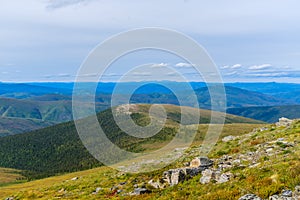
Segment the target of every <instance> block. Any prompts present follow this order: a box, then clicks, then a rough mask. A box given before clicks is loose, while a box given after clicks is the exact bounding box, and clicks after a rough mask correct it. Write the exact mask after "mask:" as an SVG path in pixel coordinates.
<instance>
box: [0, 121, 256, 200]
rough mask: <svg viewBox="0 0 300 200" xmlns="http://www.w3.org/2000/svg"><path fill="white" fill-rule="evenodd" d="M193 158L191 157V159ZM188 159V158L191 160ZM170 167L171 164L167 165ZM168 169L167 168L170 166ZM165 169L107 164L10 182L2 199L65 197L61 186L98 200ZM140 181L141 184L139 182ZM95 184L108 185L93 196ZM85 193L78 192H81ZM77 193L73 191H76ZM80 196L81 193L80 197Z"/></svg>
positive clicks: (226, 131)
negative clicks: (142, 170) (124, 169)
mask: <svg viewBox="0 0 300 200" xmlns="http://www.w3.org/2000/svg"><path fill="white" fill-rule="evenodd" d="M261 126H262V124H225V125H224V128H223V132H222V134H221V136H220V139H221V138H223V137H224V136H227V135H241V134H244V133H246V132H250V131H251V130H253V129H254V128H257V127H261ZM207 128H208V125H205V124H201V125H199V131H198V133H197V135H196V137H195V142H194V143H193V144H192V146H195V147H196V146H198V145H199V144H200V143H201V141H202V139H203V134H205V132H206V131H207ZM164 145H165V143H152V144H150V143H148V144H143V147H144V148H146V149H157V148H160V147H162V146H164ZM178 147H181V146H174V147H173V148H178ZM188 159H190V158H188ZM188 159H187V160H188ZM180 165H182V163H181V162H180V161H179V162H177V163H174V164H173V166H180ZM167 168H168V167H167ZM167 168H165V169H167ZM161 173H162V170H160V171H156V172H154V173H146V174H143V175H141V174H140V175H138V174H133V175H132V174H131V175H129V174H126V175H123V176H117V174H119V173H118V172H117V171H115V170H112V169H110V168H107V167H100V168H95V169H91V170H86V171H81V172H76V173H70V174H65V175H61V176H54V177H50V178H46V179H42V180H36V181H31V182H27V183H22V184H15V185H9V186H5V187H1V188H0V191H1V192H0V198H6V197H8V196H12V195H15V194H18V195H17V197H19V198H20V199H26V198H28V199H32V198H37V199H40V198H44V199H51V198H55V197H61V196H64V192H58V191H60V190H61V189H62V188H65V189H66V188H68V187H69V188H70V190H73V189H75V190H76V192H75V193H76V194H74V199H76V198H86V199H93V198H95V199H97V197H98V198H99V195H100V196H101V195H102V196H103V195H104V196H106V195H109V194H110V193H111V191H110V188H111V187H112V186H114V185H115V184H118V182H122V181H127V182H133V180H134V179H135V178H137V179H138V180H139V182H140V180H141V179H143V178H141V177H144V180H150V179H151V178H153V177H156V178H159V177H160V176H161ZM74 177H79V179H78V180H76V181H70V179H72V178H74ZM139 182H138V183H139ZM96 187H102V188H105V189H104V190H103V191H102V192H100V193H99V194H98V195H91V193H92V192H93V190H95V188H96ZM124 187H125V189H126V190H133V187H132V184H131V185H129V184H128V186H124ZM81 190H82V192H79V191H81ZM73 192H74V191H73ZM68 195H69V196H68V197H65V198H67V199H72V198H73V196H72V195H71V194H68ZM78 195H79V196H78Z"/></svg>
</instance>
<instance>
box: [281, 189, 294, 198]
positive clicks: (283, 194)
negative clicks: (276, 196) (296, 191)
mask: <svg viewBox="0 0 300 200" xmlns="http://www.w3.org/2000/svg"><path fill="white" fill-rule="evenodd" d="M281 195H282V196H283V197H292V196H293V192H292V191H291V190H284V191H282V194H281Z"/></svg>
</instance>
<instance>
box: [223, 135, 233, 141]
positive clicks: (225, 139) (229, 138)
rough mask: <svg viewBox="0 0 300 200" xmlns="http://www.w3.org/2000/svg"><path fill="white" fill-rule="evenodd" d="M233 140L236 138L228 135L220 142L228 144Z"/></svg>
mask: <svg viewBox="0 0 300 200" xmlns="http://www.w3.org/2000/svg"><path fill="white" fill-rule="evenodd" d="M235 138H236V137H235V136H232V135H228V136H226V137H224V138H223V139H222V142H229V141H232V140H235Z"/></svg>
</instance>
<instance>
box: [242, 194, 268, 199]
mask: <svg viewBox="0 0 300 200" xmlns="http://www.w3.org/2000/svg"><path fill="white" fill-rule="evenodd" d="M239 200H262V199H261V198H260V197H258V196H256V195H255V194H246V195H244V196H242V197H241V198H239Z"/></svg>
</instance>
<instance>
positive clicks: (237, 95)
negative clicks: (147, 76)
mask: <svg viewBox="0 0 300 200" xmlns="http://www.w3.org/2000/svg"><path fill="white" fill-rule="evenodd" d="M141 84H142V85H143V84H144V85H143V86H142V87H140V88H138V89H137V90H136V91H135V92H134V94H133V95H132V96H131V99H130V101H131V103H147V104H153V103H160V104H173V105H179V102H178V99H177V97H176V96H175V95H174V94H173V93H172V91H171V90H170V89H168V88H166V87H164V86H162V85H160V84H165V85H167V86H168V85H169V86H171V87H172V88H173V89H174V92H176V93H179V96H180V97H182V99H183V100H184V101H183V102H182V103H183V104H182V105H184V106H191V107H195V106H196V105H195V104H194V103H195V102H192V101H191V100H190V98H189V97H187V96H186V91H185V89H186V87H184V86H185V85H186V83H180V82H154V83H153V82H151V83H150V82H145V83H139V85H141ZM136 85H137V83H134V82H132V83H119V87H120V88H121V90H120V91H119V93H118V94H117V96H118V95H119V97H122V95H126V94H128V93H129V91H131V89H132V88H134V87H135V86H136ZM190 85H191V87H192V88H193V89H194V91H195V94H196V96H197V98H198V103H199V106H200V108H203V109H211V102H210V99H211V98H210V93H209V90H208V88H207V87H206V84H205V83H203V82H191V83H190ZM73 86H74V83H0V117H2V120H1V129H0V137H1V136H6V135H11V134H16V133H22V132H26V131H29V130H36V129H38V128H41V127H47V126H49V125H53V124H58V123H61V122H66V121H70V120H72V90H73ZM92 86H95V84H93V83H81V84H80V87H79V90H80V91H82V92H83V93H84V91H86V89H89V88H91V87H92ZM115 86H116V83H101V84H99V85H98V87H97V90H96V98H95V101H96V111H102V110H104V109H107V108H109V107H110V106H111V93H112V92H113V90H114V87H115ZM225 90H226V97H227V107H228V108H229V109H228V112H230V113H234V114H237V115H240V116H247V117H252V118H254V119H259V120H266V121H267V122H273V121H276V120H275V119H274V118H272V120H270V118H267V117H263V116H262V117H260V118H258V116H260V115H259V114H257V112H262V111H263V109H261V108H258V109H257V111H256V109H255V108H251V109H248V107H265V106H285V105H297V104H300V96H299V95H300V92H299V91H300V84H289V83H226V84H225ZM85 95H86V96H85V97H86V98H88V97H89V95H88V94H85ZM82 105H83V107H84V104H82ZM243 107H246V108H245V110H248V111H247V115H246V114H245V112H244V111H243V110H244V109H243ZM235 108H241V109H236V110H235ZM87 109H90V108H87ZM251 112H252V114H251ZM290 112H293V110H290ZM289 116H291V117H293V116H297V115H293V114H290V115H289ZM276 118H277V115H276ZM12 119H14V121H12ZM26 121H27V123H26ZM12 122H14V123H12Z"/></svg>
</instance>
